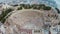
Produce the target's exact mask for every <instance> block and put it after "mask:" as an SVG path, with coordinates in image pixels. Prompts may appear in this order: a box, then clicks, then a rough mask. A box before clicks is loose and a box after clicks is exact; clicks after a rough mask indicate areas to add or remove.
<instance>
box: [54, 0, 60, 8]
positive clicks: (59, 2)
mask: <svg viewBox="0 0 60 34" xmlns="http://www.w3.org/2000/svg"><path fill="white" fill-rule="evenodd" d="M55 1H56V3H57V6H58V8H59V9H60V0H55Z"/></svg>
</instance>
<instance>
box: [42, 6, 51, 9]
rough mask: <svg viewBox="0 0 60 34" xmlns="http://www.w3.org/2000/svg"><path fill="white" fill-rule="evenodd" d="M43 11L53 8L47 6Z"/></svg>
mask: <svg viewBox="0 0 60 34" xmlns="http://www.w3.org/2000/svg"><path fill="white" fill-rule="evenodd" d="M43 10H51V7H49V6H45V7H43Z"/></svg>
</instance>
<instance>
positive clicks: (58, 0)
mask: <svg viewBox="0 0 60 34" xmlns="http://www.w3.org/2000/svg"><path fill="white" fill-rule="evenodd" d="M3 1H4V0H0V2H3ZM8 1H9V0H8ZM10 1H11V0H10ZM55 1H56V3H57V6H58V8H59V9H60V0H55Z"/></svg>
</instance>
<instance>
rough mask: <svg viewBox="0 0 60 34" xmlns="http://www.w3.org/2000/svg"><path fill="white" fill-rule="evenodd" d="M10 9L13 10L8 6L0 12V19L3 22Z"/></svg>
mask: <svg viewBox="0 0 60 34" xmlns="http://www.w3.org/2000/svg"><path fill="white" fill-rule="evenodd" d="M11 11H13V9H11V8H8V9H6V10H3V11H2V14H1V15H0V21H1V22H2V23H4V22H5V20H6V18H5V17H6V16H7V15H8V13H10V12H11Z"/></svg>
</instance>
